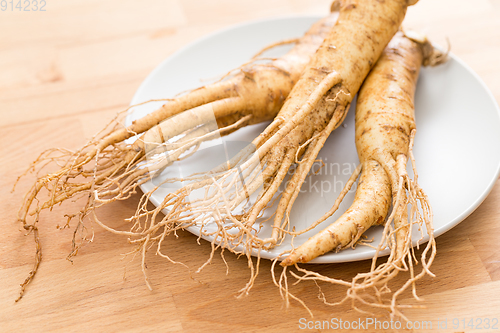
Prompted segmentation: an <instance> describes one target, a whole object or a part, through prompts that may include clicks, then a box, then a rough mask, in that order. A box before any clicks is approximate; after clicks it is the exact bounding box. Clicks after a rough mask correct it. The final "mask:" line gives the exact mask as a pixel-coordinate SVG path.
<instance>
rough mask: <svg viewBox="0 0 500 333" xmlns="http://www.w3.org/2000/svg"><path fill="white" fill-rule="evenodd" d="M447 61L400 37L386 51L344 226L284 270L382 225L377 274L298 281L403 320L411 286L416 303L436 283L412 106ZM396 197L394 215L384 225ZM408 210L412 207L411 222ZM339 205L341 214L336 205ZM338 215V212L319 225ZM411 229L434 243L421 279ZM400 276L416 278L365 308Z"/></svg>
mask: <svg viewBox="0 0 500 333" xmlns="http://www.w3.org/2000/svg"><path fill="white" fill-rule="evenodd" d="M445 58H446V57H445V56H444V55H443V54H441V53H440V52H439V51H436V50H434V49H433V48H432V45H430V43H428V42H427V41H426V40H424V41H423V42H420V43H419V42H415V41H412V40H411V39H409V38H406V37H405V36H404V35H403V34H402V33H398V34H397V35H396V36H395V37H394V38H393V39H392V41H391V42H390V44H389V45H388V47H387V48H386V49H385V50H384V53H383V54H382V56H381V57H380V59H379V60H378V62H377V64H376V66H375V67H374V68H373V70H372V71H371V73H370V74H369V76H368V77H367V78H366V80H365V82H364V83H363V86H362V88H361V90H360V92H359V95H358V100H357V106H356V138H355V139H356V147H357V150H358V156H359V159H360V162H361V165H362V172H361V179H360V184H359V186H358V189H357V191H356V196H355V198H354V202H353V204H352V205H351V207H350V208H349V209H348V210H347V211H346V212H345V213H344V214H343V215H342V216H341V217H340V218H339V219H338V220H336V221H335V222H333V223H332V224H331V225H329V226H328V227H327V228H326V229H324V230H323V231H321V232H319V233H318V234H316V235H315V236H313V237H311V238H310V239H309V240H308V241H307V242H305V243H304V244H302V245H301V246H300V247H298V248H297V249H295V250H293V251H292V253H291V254H290V255H289V256H288V257H287V258H285V260H283V262H282V263H281V265H282V266H289V265H293V264H296V263H305V262H308V261H310V260H312V259H314V258H316V257H318V256H320V255H322V254H324V253H326V252H329V251H332V250H338V249H340V248H343V247H346V246H349V245H351V244H352V243H353V242H355V241H356V240H357V239H359V237H360V236H361V233H360V231H361V232H363V231H365V230H367V229H368V228H369V227H370V226H372V225H375V224H380V223H381V222H382V224H384V231H383V238H382V241H381V243H380V244H378V247H377V248H376V255H375V257H374V258H373V260H372V267H371V271H370V272H368V273H360V274H358V276H356V277H355V278H354V279H353V280H352V281H351V282H348V281H341V280H336V279H333V278H328V277H324V276H321V275H319V274H316V273H313V272H309V271H307V270H304V269H301V271H302V272H304V273H305V275H304V276H303V277H298V278H299V280H301V279H313V280H322V281H328V282H331V283H334V284H340V285H344V286H349V291H348V293H347V296H346V297H345V299H344V300H343V301H345V300H347V299H350V300H351V301H352V302H353V306H354V301H356V300H359V301H361V302H362V303H363V304H365V305H371V306H375V307H381V308H385V309H388V310H390V313H391V316H400V317H403V318H405V317H404V315H403V313H402V312H400V310H399V308H398V305H397V303H396V298H397V297H398V296H399V295H400V294H401V293H402V292H403V291H404V290H406V289H407V288H408V287H409V286H412V290H413V295H414V296H415V298H416V299H418V296H417V295H416V292H415V285H414V282H415V281H416V280H418V279H420V278H421V277H423V276H424V275H426V274H428V275H431V276H433V274H432V273H431V272H430V270H429V266H430V265H431V263H432V261H433V259H434V256H435V254H436V248H435V241H434V236H433V229H432V211H431V208H430V205H429V202H428V200H427V196H426V195H425V193H424V192H423V190H422V189H421V188H420V187H419V185H418V183H417V182H416V177H417V172H416V169H415V163H414V162H415V161H414V159H413V156H412V152H411V149H412V144H413V137H414V134H415V120H414V105H413V101H414V94H415V88H416V83H417V78H418V74H419V70H420V67H421V65H422V64H423V63H424V64H432V65H436V64H439V63H441V62H442V61H443V60H444V59H445ZM408 159H411V161H412V166H413V168H414V174H415V180H411V179H410V178H409V177H408V175H407V173H406V164H407V162H408ZM391 198H392V205H393V209H392V212H391V215H390V216H389V217H388V218H387V220H386V221H385V219H386V216H387V214H388V210H389V205H390V203H391ZM408 205H410V207H411V214H410V216H409V215H408V208H407V207H408ZM419 205H420V207H421V211H419V208H418V206H419ZM336 206H337V207H338V204H337V203H336ZM333 212H334V209H332V211H330V212H329V213H328V214H327V215H325V216H324V217H323V218H322V219H320V221H323V220H325V219H326V218H327V217H329V216H331V215H332V214H333ZM384 221H385V222H384ZM392 223H393V224H394V226H392ZM413 224H418V225H419V226H420V227H421V228H422V227H424V226H425V229H426V230H427V235H428V236H429V241H428V243H427V245H426V248H425V249H424V251H423V253H422V255H421V259H420V262H421V265H422V271H421V272H420V273H419V274H415V272H414V267H413V266H414V265H415V264H416V259H415V257H414V256H415V253H414V251H413V249H412V247H411V243H412V239H411V226H412V225H413ZM422 236H423V234H422ZM387 247H389V248H390V250H391V252H390V255H389V257H388V259H387V262H386V263H383V264H381V265H378V266H377V264H376V260H377V256H378V253H379V252H380V251H382V250H384V249H385V248H387ZM399 271H408V272H409V274H410V277H409V279H408V280H407V282H406V283H404V284H403V285H402V286H401V287H400V289H399V290H397V291H395V292H393V293H392V298H390V301H389V302H388V303H387V302H383V301H382V300H381V299H378V301H367V300H365V299H363V297H362V296H360V293H365V292H366V290H367V289H368V288H373V290H374V291H375V293H376V294H377V295H378V294H380V293H381V291H382V290H385V291H384V293H390V290H389V289H388V288H386V287H387V283H388V281H390V280H391V279H392V278H394V277H395V276H396V275H397V274H398V272H399ZM284 272H285V271H284ZM311 276H313V277H311ZM374 299H376V298H374ZM343 301H342V302H343Z"/></svg>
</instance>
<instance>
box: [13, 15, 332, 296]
mask: <svg viewBox="0 0 500 333" xmlns="http://www.w3.org/2000/svg"><path fill="white" fill-rule="evenodd" d="M337 17H338V13H337V12H334V13H332V14H330V15H329V16H328V17H326V18H324V19H322V20H320V21H319V22H317V23H316V24H314V25H313V26H312V27H311V29H310V30H309V31H308V32H307V33H306V34H305V35H304V36H303V37H301V38H299V39H297V40H293V42H294V43H295V45H294V47H293V48H292V49H291V50H290V51H289V52H288V53H287V54H285V55H284V56H283V57H281V58H278V59H271V61H268V62H267V63H261V62H262V61H260V63H259V62H258V61H257V60H259V59H258V58H254V59H253V60H252V61H250V62H249V63H248V64H245V65H243V66H242V67H241V68H240V69H238V70H237V71H236V72H234V71H233V72H231V75H230V76H229V77H228V78H225V79H224V80H221V81H219V82H217V83H214V84H211V85H208V86H204V87H201V88H198V89H195V90H193V91H191V92H189V93H187V94H185V95H182V96H180V97H178V98H174V99H170V100H168V102H167V103H166V104H164V105H163V106H162V107H161V108H160V109H158V110H156V111H154V112H153V113H151V114H148V115H147V116H145V117H143V118H141V119H138V120H135V121H134V122H133V123H132V124H131V125H130V126H128V127H123V126H121V125H117V126H115V127H114V128H112V129H109V127H110V126H109V125H108V126H107V127H106V129H105V130H103V132H102V133H101V134H100V135H99V137H96V138H94V139H92V140H91V141H90V142H89V143H88V144H86V145H85V146H84V147H83V148H82V149H80V150H78V151H76V152H70V151H67V150H62V149H51V150H48V151H46V152H44V153H42V154H41V155H40V157H39V158H38V159H36V160H35V161H34V162H33V164H32V166H31V167H30V169H29V170H31V171H37V174H38V173H40V170H41V169H43V168H44V167H46V166H47V164H50V163H53V164H56V165H57V166H58V167H59V170H57V171H55V172H52V173H49V174H46V175H44V176H39V177H37V180H36V182H35V184H34V185H33V187H32V188H31V189H30V191H29V192H28V193H27V194H26V196H25V197H24V200H23V204H22V206H21V208H20V210H19V214H18V220H19V222H21V223H22V225H23V227H24V228H25V229H26V230H29V231H33V234H34V236H35V242H36V244H37V254H36V258H35V266H34V268H33V270H32V271H31V272H30V275H29V277H28V278H27V279H26V281H25V282H24V283H23V284H22V292H23V291H24V288H25V286H26V285H27V284H28V283H29V282H30V281H31V279H32V278H33V276H34V274H35V273H36V271H37V269H38V265H39V264H40V261H41V256H42V250H41V246H40V242H39V238H38V229H37V223H38V220H39V214H40V212H41V211H42V210H44V209H51V208H52V207H54V206H55V205H56V204H59V203H62V202H64V201H66V200H68V199H70V198H77V197H86V198H88V199H87V203H86V204H85V205H84V206H83V207H82V209H81V211H80V212H77V213H76V214H72V215H69V216H70V218H69V219H71V218H76V219H78V226H77V228H78V227H81V225H82V224H83V219H84V218H85V217H87V216H89V214H90V213H91V212H92V211H93V210H94V209H95V208H97V207H99V206H102V205H104V204H108V203H110V202H113V201H116V200H124V199H127V198H128V197H129V196H130V195H131V194H132V193H134V192H135V190H136V188H137V186H139V185H141V184H143V183H145V182H146V181H148V180H150V179H151V178H152V177H154V176H156V175H157V174H158V173H159V172H161V171H162V170H163V169H165V168H166V167H167V166H169V165H170V164H172V163H173V162H174V161H177V160H179V159H181V158H183V157H186V156H187V155H189V154H191V153H192V152H193V151H195V150H196V148H197V147H198V146H199V144H200V143H201V142H203V141H207V140H210V139H213V138H216V137H218V136H222V135H226V134H229V133H231V132H233V131H235V130H237V129H238V128H240V127H242V126H246V125H250V124H256V123H259V122H262V121H268V120H272V119H273V118H274V117H275V116H276V114H277V113H278V111H279V110H280V109H281V107H282V105H283V103H284V101H285V99H286V97H287V96H288V94H289V93H290V91H291V89H292V87H293V86H294V84H295V83H296V82H297V81H298V79H299V77H300V75H301V73H302V72H303V71H304V68H305V66H306V65H307V63H308V62H309V61H310V59H311V56H312V55H313V54H314V52H315V51H316V50H317V49H318V47H319V45H320V44H321V42H322V41H323V39H324V37H325V35H326V33H327V32H328V31H329V30H330V28H331V27H332V26H333V25H334V24H335V22H336V20H337ZM278 44H280V43H278ZM266 49H268V48H266ZM262 59H264V60H265V59H266V58H261V60H262ZM117 123H118V122H117ZM133 136H138V138H137V140H135V141H134V142H133V143H130V142H128V141H125V140H127V139H129V138H131V137H133ZM57 154H59V155H57ZM56 155H57V156H56ZM44 190H45V191H44ZM43 192H46V193H47V194H48V198H47V199H45V200H43V199H44V197H43V196H42V193H43ZM44 194H45V193H44ZM30 216H32V217H30ZM68 224H69V221H68ZM75 235H76V233H75ZM73 246H74V247H73V250H72V252H71V254H70V257H71V256H72V255H74V254H76V251H77V249H78V246H79V244H77V242H75V240H73ZM22 292H21V296H22Z"/></svg>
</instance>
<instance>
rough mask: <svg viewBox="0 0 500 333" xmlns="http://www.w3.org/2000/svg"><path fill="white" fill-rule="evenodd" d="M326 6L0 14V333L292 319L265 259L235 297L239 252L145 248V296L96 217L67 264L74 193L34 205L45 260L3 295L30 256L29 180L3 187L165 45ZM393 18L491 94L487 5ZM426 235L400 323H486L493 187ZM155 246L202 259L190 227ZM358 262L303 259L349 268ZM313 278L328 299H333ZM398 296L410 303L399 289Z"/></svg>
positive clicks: (118, 99)
mask: <svg viewBox="0 0 500 333" xmlns="http://www.w3.org/2000/svg"><path fill="white" fill-rule="evenodd" d="M329 5H330V0H309V1H301V0H271V1H269V0H266V1H264V0H239V1H230V0H211V1H199V0H167V1H164V0H163V1H161V0H148V1H142V2H137V1H132V0H127V1H119V0H105V1H97V0H92V1H87V0H76V1H63V0H48V1H47V7H46V9H47V11H46V12H44V13H42V12H31V13H23V12H22V13H19V12H9V11H6V12H0V31H1V33H0V35H1V37H0V110H1V111H0V133H1V134H0V135H1V137H2V141H3V145H2V147H1V148H0V149H1V154H0V171H1V172H0V186H1V187H2V188H3V189H4V190H3V191H2V192H1V194H0V196H1V197H0V216H1V217H2V218H1V219H0V223H1V230H2V233H0V281H1V283H0V331H1V332H11V331H14V330H15V331H18V332H28V331H29V332H33V331H51V332H52V331H54V332H68V331H70V332H80V331H81V332H83V331H96V332H118V331H119V332H124V331H125V332H127V331H130V332H142V331H144V332H146V331H148V332H149V331H152V330H158V331H162V332H177V331H183V332H184V331H185V332H213V331H223V330H224V331H231V332H234V331H239V332H254V331H259V332H278V331H283V332H284V331H301V330H300V329H299V328H300V322H299V320H301V318H305V319H307V320H310V318H309V317H308V314H307V312H306V311H305V310H304V309H303V308H302V307H301V306H300V305H299V304H297V303H295V302H292V303H291V307H290V308H288V309H285V308H284V305H283V301H282V300H281V298H280V295H279V291H278V289H277V288H276V287H275V286H274V285H273V283H272V282H271V276H270V263H269V262H268V261H264V262H263V263H262V266H261V273H260V276H259V278H258V279H257V281H256V285H255V286H254V288H253V289H252V291H251V293H250V295H249V296H247V297H243V298H241V299H238V298H236V297H235V296H236V295H237V291H238V290H239V289H240V288H242V287H243V286H244V285H245V283H246V281H247V279H248V276H249V272H248V268H247V262H246V260H245V259H239V260H238V259H237V258H236V257H234V256H233V255H230V254H227V255H226V256H225V259H226V260H227V262H228V267H229V274H227V275H226V266H225V264H224V262H223V260H222V259H221V258H220V257H219V256H216V258H215V259H214V262H213V263H212V264H211V265H209V266H208V267H206V269H205V270H204V271H202V272H201V273H199V274H194V273H193V272H190V271H188V270H187V269H186V268H185V267H183V266H180V265H173V264H171V263H167V262H166V261H165V260H163V259H161V258H159V257H157V256H154V255H153V254H152V255H150V256H148V274H149V277H150V282H151V284H152V287H153V291H149V290H148V289H147V288H146V285H145V283H144V279H143V275H142V272H141V269H140V265H139V262H138V260H137V258H136V259H135V260H133V261H132V257H131V256H128V257H125V258H123V256H122V254H123V253H127V252H129V251H131V250H132V249H133V248H132V247H131V246H130V245H128V244H127V242H126V240H125V239H124V238H123V237H119V236H116V235H113V234H109V233H107V232H105V231H103V230H101V229H99V228H97V227H96V229H95V230H94V233H95V235H94V241H93V242H92V243H91V244H88V245H86V246H84V247H83V248H82V249H81V251H80V252H79V255H78V256H77V257H76V258H74V260H73V264H72V263H70V262H69V261H68V260H66V255H67V254H68V253H69V251H70V247H71V233H72V231H71V230H70V229H63V230H59V229H56V226H57V225H63V224H64V223H65V218H64V217H63V214H64V212H68V211H72V210H75V209H78V207H79V202H70V203H68V204H66V205H63V206H62V207H57V208H55V209H54V210H53V211H52V212H51V213H46V214H43V215H42V218H41V221H40V233H41V235H42V244H43V247H44V262H43V263H42V265H41V268H40V271H39V274H38V275H37V277H36V278H35V280H34V281H33V283H32V285H30V287H29V289H28V291H27V293H26V296H25V298H24V299H23V300H22V301H21V302H19V303H14V300H15V299H16V297H17V294H18V292H19V283H21V282H22V281H23V280H24V278H25V277H26V275H27V273H28V272H29V270H30V269H31V266H32V260H33V254H34V244H33V240H32V237H31V236H29V237H25V235H24V233H23V232H21V231H19V225H17V224H16V222H15V217H16V213H17V209H18V207H19V204H20V202H21V199H22V196H23V193H25V191H26V190H27V189H28V187H29V185H30V180H32V178H27V179H26V180H24V181H22V182H21V183H20V184H19V185H18V187H17V189H16V191H15V192H14V193H11V192H10V189H11V188H12V186H13V184H14V182H15V180H16V178H17V176H18V175H19V174H20V173H21V172H22V170H24V169H25V168H26V167H27V166H28V164H29V163H30V162H31V161H32V160H33V159H34V157H35V156H37V155H38V154H39V153H40V152H42V151H43V150H44V149H47V148H50V147H65V148H68V149H77V148H78V147H80V146H81V145H82V144H83V143H85V142H86V140H88V139H89V138H90V137H91V136H92V135H93V134H94V133H95V132H97V131H98V130H99V129H100V128H101V126H102V124H103V123H105V122H107V121H109V120H111V119H112V117H113V116H114V115H115V113H116V112H117V111H119V110H122V109H123V108H125V107H126V106H127V105H128V103H129V102H130V100H131V98H132V95H133V93H134V92H135V90H136V89H137V88H138V86H139V84H140V83H141V81H142V80H143V79H144V78H145V77H146V75H147V74H148V73H149V72H150V71H151V70H152V69H153V68H154V67H155V66H156V65H157V64H158V63H159V62H160V61H161V60H163V59H164V58H165V57H167V56H168V55H169V54H171V53H172V52H174V51H175V50H177V49H179V48H181V47H182V46H184V45H186V44H188V43H189V42H192V41H193V40H195V39H196V38H198V37H201V36H203V35H206V34H207V33H210V32H212V31H215V30H218V29H221V28H224V27H227V26H230V25H233V24H236V23H239V22H242V21H247V20H253V19H262V18H266V17H275V16H281V15H291V14H301V13H305V14H319V15H321V14H324V13H326V12H327V11H328V10H329ZM405 25H406V26H407V27H411V28H415V29H419V30H423V31H424V32H426V33H427V35H428V36H429V37H430V38H431V39H432V40H433V41H435V42H436V43H438V44H441V45H446V40H447V39H449V41H450V43H451V46H452V50H453V52H454V53H455V54H456V55H457V56H458V57H460V58H461V59H463V60H464V61H465V62H466V63H467V64H468V65H469V66H470V67H472V69H474V70H475V71H476V72H477V73H478V74H479V76H480V77H481V78H482V79H483V80H484V81H485V83H486V85H487V86H488V87H489V88H490V89H491V91H492V92H493V95H494V96H495V98H496V99H497V101H500V62H498V59H499V57H500V0H476V1H474V2H473V3H471V2H470V1H466V0H420V2H419V3H418V4H417V5H416V6H414V7H413V8H411V9H410V10H409V12H408V15H407V19H406V21H405ZM138 200H139V195H135V196H134V197H132V198H131V199H130V201H129V202H127V203H124V202H122V203H117V204H115V205H112V206H110V207H106V208H104V209H102V210H101V212H100V213H99V214H100V216H101V217H102V218H103V219H106V220H107V221H109V222H110V223H111V224H112V225H115V226H120V225H125V222H124V221H123V219H124V218H126V217H128V216H130V215H131V214H132V212H133V210H134V206H135V204H136V203H137V202H138ZM437 243H438V256H437V258H436V261H435V263H434V265H433V271H434V272H435V274H436V277H435V278H426V279H424V280H423V281H421V282H419V283H418V286H417V289H418V291H419V295H421V296H422V297H423V298H424V299H425V302H424V303H423V304H425V306H426V308H425V309H411V310H408V311H407V312H406V314H407V315H408V317H409V318H410V320H415V321H432V322H433V324H434V326H433V329H432V330H425V329H424V330H421V329H417V330H415V331H428V332H431V331H438V332H458V331H466V332H469V331H474V330H470V329H468V328H465V329H453V326H452V320H453V318H458V319H459V320H462V319H464V320H465V321H466V322H468V321H469V320H470V319H471V318H490V319H491V318H497V319H499V320H500V297H499V295H500V247H499V246H498V244H500V184H498V183H497V184H496V186H495V187H494V188H493V191H492V192H491V194H490V195H489V197H488V198H487V199H486V200H485V202H484V203H483V204H482V205H481V206H480V207H479V208H478V209H477V210H476V211H475V212H474V213H473V214H472V215H471V216H469V217H468V218H467V219H466V220H465V221H463V222H462V223H460V224H459V225H458V226H457V227H455V228H454V229H452V230H451V231H449V232H447V233H446V234H444V235H442V236H440V237H438V239H437ZM165 246H166V247H165V252H168V253H171V254H172V258H173V259H174V260H179V261H182V262H183V263H185V264H186V265H188V266H189V267H192V268H193V270H195V269H196V268H197V267H199V266H200V265H202V264H203V263H204V262H205V261H206V260H207V258H208V256H209V254H210V246H209V244H206V243H205V242H201V244H200V245H197V243H196V237H195V236H193V235H191V234H189V233H185V232H182V233H180V234H179V238H178V239H173V238H172V239H171V240H169V242H167V243H166V245H165ZM367 265H369V263H368V262H366V261H365V262H357V263H346V264H335V265H328V266H326V265H323V266H321V265H315V266H314V268H315V269H317V270H319V271H320V272H322V273H325V274H336V275H337V276H340V277H349V276H352V275H353V274H355V272H357V271H359V270H360V269H363V268H366V267H367ZM321 287H322V288H323V290H324V291H325V293H326V294H327V295H328V296H329V297H331V298H332V299H335V298H336V297H337V298H338V297H339V295H341V294H342V293H343V290H341V289H332V288H331V287H330V286H328V285H326V284H321ZM293 291H294V292H295V293H296V294H297V295H298V296H300V297H301V298H302V299H303V300H304V301H305V302H306V303H307V304H308V305H309V306H310V308H311V309H312V310H313V311H314V314H315V320H321V321H322V320H330V319H332V318H340V319H342V320H344V321H346V320H350V321H354V320H358V319H363V318H365V316H363V315H360V314H359V313H357V312H355V311H353V310H352V309H351V308H350V307H349V306H348V305H345V306H344V305H343V306H339V307H334V308H331V307H328V306H326V305H324V304H322V302H321V301H319V300H318V298H317V295H318V293H317V287H316V286H315V285H314V284H313V283H300V284H299V285H297V286H295V287H294V288H293ZM403 302H406V303H412V304H414V303H415V302H414V301H412V299H411V296H410V295H405V296H404V299H403ZM305 319H303V320H305ZM382 319H383V318H382ZM382 319H381V320H382ZM439 320H441V321H443V320H446V321H447V329H440V330H437V323H438V321H439ZM498 327H500V324H498ZM317 331H318V330H317ZM353 331H358V330H353ZM359 331H370V330H359ZM385 331H390V330H385ZM394 331H397V330H394ZM477 331H478V332H488V331H491V332H493V331H497V330H491V329H490V330H485V329H483V330H477Z"/></svg>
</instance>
